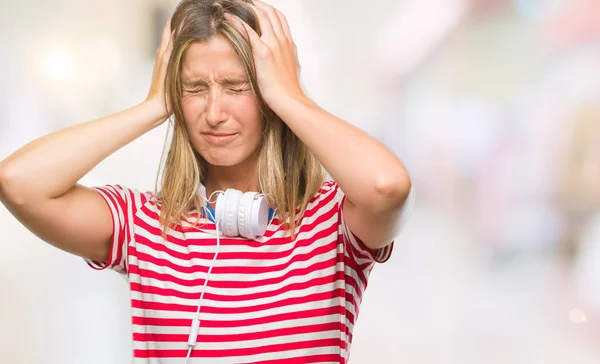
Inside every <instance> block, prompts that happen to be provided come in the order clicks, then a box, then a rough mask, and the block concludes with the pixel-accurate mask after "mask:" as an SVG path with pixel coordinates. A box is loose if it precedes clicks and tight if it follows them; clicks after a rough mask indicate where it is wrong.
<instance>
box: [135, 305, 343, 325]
mask: <svg viewBox="0 0 600 364" xmlns="http://www.w3.org/2000/svg"><path fill="white" fill-rule="evenodd" d="M343 311H344V310H343V307H342V306H331V307H323V308H316V309H312V310H302V311H295V312H284V313H279V314H275V315H268V316H264V317H254V318H246V319H240V320H208V319H205V320H202V324H201V325H202V327H212V328H227V327H231V328H240V327H242V326H255V325H263V324H269V323H273V322H281V321H287V320H300V319H306V318H318V317H321V316H328V315H334V314H341V313H342V312H343ZM192 312H194V313H195V312H196V309H195V308H194V309H193V310H192ZM191 322H192V320H191V318H190V319H167V318H154V317H139V316H134V317H133V319H132V323H133V324H134V325H144V326H190V324H191Z"/></svg>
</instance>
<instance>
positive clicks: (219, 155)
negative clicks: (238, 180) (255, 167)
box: [200, 149, 250, 167]
mask: <svg viewBox="0 0 600 364" xmlns="http://www.w3.org/2000/svg"><path fill="white" fill-rule="evenodd" d="M200 155H201V156H202V158H204V160H205V161H206V162H207V163H208V164H210V165H212V166H218V167H233V166H237V165H239V164H241V163H243V162H244V161H246V160H247V159H248V158H250V154H248V155H245V154H238V153H235V152H233V151H231V150H227V149H225V150H219V151H205V152H203V153H200Z"/></svg>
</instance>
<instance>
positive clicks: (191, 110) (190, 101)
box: [181, 96, 205, 122]
mask: <svg viewBox="0 0 600 364" xmlns="http://www.w3.org/2000/svg"><path fill="white" fill-rule="evenodd" d="M181 106H182V108H183V116H184V117H185V120H186V122H190V121H193V120H197V119H199V118H200V115H202V112H203V110H204V108H205V102H204V99H203V98H201V97H194V96H188V97H185V96H184V97H183V98H182V99H181Z"/></svg>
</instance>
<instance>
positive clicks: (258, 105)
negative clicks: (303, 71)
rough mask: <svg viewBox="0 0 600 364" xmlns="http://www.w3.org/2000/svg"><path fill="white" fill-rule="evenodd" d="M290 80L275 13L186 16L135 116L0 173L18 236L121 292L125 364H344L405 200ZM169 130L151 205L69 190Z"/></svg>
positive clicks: (191, 12) (367, 154)
mask: <svg viewBox="0 0 600 364" xmlns="http://www.w3.org/2000/svg"><path fill="white" fill-rule="evenodd" d="M297 72H298V69H297V56H296V50H295V46H294V42H293V39H292V36H291V33H290V29H289V26H288V23H287V21H286V18H285V17H284V16H283V15H282V14H281V13H280V12H279V11H277V10H276V9H275V8H273V7H271V6H269V5H267V4H265V3H263V2H261V1H258V0H183V1H182V2H181V3H180V4H179V6H178V7H177V9H176V11H175V13H174V15H173V17H172V20H170V21H168V22H167V24H166V26H165V30H164V32H163V37H162V41H161V44H160V47H159V49H158V52H157V61H156V65H155V71H154V75H153V81H152V85H151V89H150V92H149V93H148V96H147V98H146V100H145V101H143V102H141V103H140V104H138V105H136V106H133V107H132V108H129V109H127V110H125V111H123V112H120V113H117V114H115V115H111V116H108V117H105V118H102V119H98V120H95V121H91V122H87V123H83V124H80V125H76V126H74V127H70V128H67V129H65V130H61V131H58V132H56V133H53V134H50V135H47V136H44V137H42V138H40V139H38V140H35V141H33V142H32V143H30V144H28V145H26V146H24V147H23V148H21V149H20V150H18V151H17V152H15V153H14V154H13V155H11V156H9V157H8V158H7V159H6V160H4V161H2V162H1V163H0V181H1V183H0V196H1V199H2V202H3V203H4V204H5V205H6V206H7V207H8V209H9V210H10V211H11V213H12V214H13V215H14V216H15V217H16V218H17V219H19V221H21V223H23V225H24V226H26V227H27V228H28V229H30V230H31V231H32V232H33V233H35V234H36V235H37V236H38V237H40V238H41V239H42V240H44V241H46V242H48V243H50V244H53V245H54V246H56V247H58V248H60V249H62V250H65V251H67V252H70V253H73V254H76V255H78V256H81V257H83V258H85V259H86V261H87V262H88V264H90V265H91V266H92V267H94V268H96V269H105V268H110V269H113V270H116V271H118V272H120V273H122V274H124V275H127V277H128V279H129V281H130V290H131V305H132V324H133V347H134V362H136V363H148V362H149V363H182V362H190V363H195V362H197V363H200V362H203V363H204V362H207V363H230V362H236V363H239V362H261V363H280V362H281V363H308V362H339V363H343V362H347V361H348V358H349V351H350V343H351V341H352V329H353V325H354V323H355V320H356V317H357V314H358V309H359V305H360V302H361V298H362V294H363V293H364V290H365V288H366V285H367V279H368V276H369V273H370V271H371V269H372V268H373V265H374V263H375V262H384V261H385V260H387V259H388V257H389V256H390V253H391V250H392V240H393V238H394V237H395V236H396V235H397V233H398V231H399V228H400V222H401V217H402V211H403V206H404V204H405V201H406V200H407V197H408V195H409V191H410V190H411V183H410V178H409V176H408V174H407V172H406V170H405V168H404V167H403V165H402V163H401V162H400V161H399V160H398V159H397V158H396V157H395V156H394V155H393V153H391V152H390V151H389V150H388V149H386V148H385V147H384V146H383V145H381V144H380V143H378V142H377V141H375V140H374V139H373V138H371V137H369V136H368V135H366V134H365V133H364V132H362V131H360V130H359V129H357V128H355V127H353V126H352V125H351V124H349V123H347V122H345V121H343V120H340V119H338V118H336V117H334V116H332V115H331V114H329V113H327V112H326V111H324V110H322V109H321V108H319V107H318V106H317V105H316V104H315V103H314V102H312V101H311V100H310V99H309V98H308V97H307V96H306V95H305V94H304V93H303V91H302V89H301V87H300V85H299V82H298V73H297ZM170 115H173V118H174V136H173V142H172V145H171V147H170V150H169V153H168V156H167V158H166V162H165V165H164V169H163V179H162V185H161V190H160V192H158V193H150V192H147V193H140V192H139V191H137V190H134V189H128V188H125V187H122V186H118V185H109V186H104V187H97V188H87V187H84V186H81V185H79V184H77V181H78V180H79V179H81V178H82V177H83V176H84V175H85V174H86V173H88V172H89V171H90V170H91V169H92V168H93V167H94V166H96V165H97V164H98V163H99V162H100V161H102V160H103V159H105V158H106V157H107V156H109V155H110V154H112V153H114V152H115V151H117V150H119V149H120V148H122V147H123V146H125V145H126V144H128V143H130V142H131V141H133V140H134V139H136V138H138V137H140V136H141V135H143V134H144V133H146V132H147V131H149V130H151V129H153V128H155V127H156V126H158V125H160V124H162V123H163V122H165V121H166V120H167V119H168V117H169V116H170ZM323 168H324V169H326V170H327V171H328V172H329V173H330V174H331V177H332V178H333V180H330V181H325V179H324V172H323ZM223 191H225V193H223ZM251 191H257V192H260V194H261V195H257V194H253V193H252V192H251ZM213 192H216V194H218V196H219V197H218V200H219V202H217V203H215V200H214V198H213V197H214V195H215V194H213ZM244 196H246V197H244ZM247 196H250V197H249V198H247ZM205 201H208V203H207V202H205ZM257 201H258V202H257ZM260 201H262V202H263V205H262V207H263V209H262V210H261V211H259V212H256V211H255V210H252V209H254V207H253V206H255V207H256V206H258V208H259V209H260ZM265 206H266V209H265V208H264V207H265ZM269 208H270V211H269ZM247 209H248V210H247ZM246 210H247V211H246ZM249 211H253V212H249ZM255 212H256V214H258V215H260V214H261V213H262V217H261V218H262V221H260V219H258V220H256V218H255V217H252V218H250V217H249V216H250V215H252V214H255ZM266 212H270V214H269V215H270V216H269V221H266V220H267V219H266V218H265V216H266V215H265V213H266ZM258 215H257V216H258ZM252 216H254V215H252ZM249 224H250V225H251V226H250V227H249V226H248V225H249ZM261 224H262V226H261ZM266 225H268V226H266ZM254 228H257V229H254ZM253 229H254V230H253ZM240 235H241V236H240Z"/></svg>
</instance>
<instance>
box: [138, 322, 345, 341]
mask: <svg viewBox="0 0 600 364" xmlns="http://www.w3.org/2000/svg"><path fill="white" fill-rule="evenodd" d="M201 326H202V325H201ZM326 331H340V323H339V322H326V323H322V324H316V325H305V326H296V327H285V328H281V329H275V330H266V331H259V332H249V333H239V334H226V335H206V334H202V333H200V334H198V339H197V340H198V342H200V343H202V342H210V343H228V342H240V341H250V340H261V339H270V338H276V337H281V336H288V335H300V334H309V333H318V332H326ZM133 339H134V340H136V341H143V342H170V343H175V342H182V343H184V342H186V341H187V340H188V334H146V333H134V334H133ZM284 340H285V339H284Z"/></svg>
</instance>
